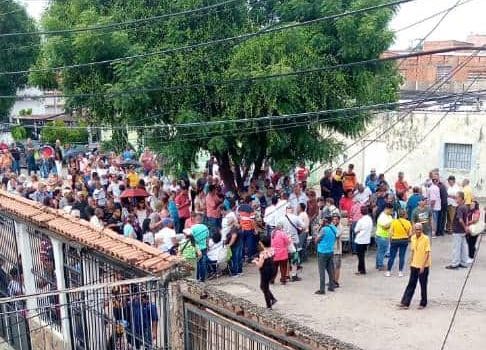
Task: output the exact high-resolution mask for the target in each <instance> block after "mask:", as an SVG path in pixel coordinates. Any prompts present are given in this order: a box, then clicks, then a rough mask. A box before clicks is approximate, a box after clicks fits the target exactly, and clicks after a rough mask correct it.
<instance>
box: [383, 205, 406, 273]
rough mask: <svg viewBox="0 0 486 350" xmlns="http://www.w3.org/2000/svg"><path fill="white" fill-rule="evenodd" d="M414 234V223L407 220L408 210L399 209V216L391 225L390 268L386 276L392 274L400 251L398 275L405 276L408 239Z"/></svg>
mask: <svg viewBox="0 0 486 350" xmlns="http://www.w3.org/2000/svg"><path fill="white" fill-rule="evenodd" d="M411 235H412V224H411V223H410V221H408V220H407V212H406V211H405V210H403V209H400V211H399V218H398V219H394V220H393V221H392V224H391V227H390V258H389V259H388V269H387V271H386V273H385V276H386V277H390V276H391V270H392V268H393V263H394V262H395V257H396V256H397V252H398V277H403V267H404V266H405V254H406V253H407V247H408V239H409V237H410V236H411Z"/></svg>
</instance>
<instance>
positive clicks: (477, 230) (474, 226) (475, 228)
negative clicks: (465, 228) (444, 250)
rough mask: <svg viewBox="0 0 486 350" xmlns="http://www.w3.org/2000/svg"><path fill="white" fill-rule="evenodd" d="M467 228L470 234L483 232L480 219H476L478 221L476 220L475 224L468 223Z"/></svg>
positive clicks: (474, 234)
mask: <svg viewBox="0 0 486 350" xmlns="http://www.w3.org/2000/svg"><path fill="white" fill-rule="evenodd" d="M469 229H470V230H471V236H477V235H479V234H480V233H481V232H483V229H484V227H483V223H482V222H481V220H478V222H476V223H475V224H471V225H469Z"/></svg>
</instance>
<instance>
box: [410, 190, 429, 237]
mask: <svg viewBox="0 0 486 350" xmlns="http://www.w3.org/2000/svg"><path fill="white" fill-rule="evenodd" d="M431 216H432V214H431V210H430V208H429V207H428V206H427V198H425V197H421V198H420V201H419V203H418V206H417V207H416V208H415V209H414V210H413V212H412V220H411V221H412V223H414V224H416V223H420V224H422V230H423V233H424V234H426V235H427V236H428V237H429V238H432V223H431Z"/></svg>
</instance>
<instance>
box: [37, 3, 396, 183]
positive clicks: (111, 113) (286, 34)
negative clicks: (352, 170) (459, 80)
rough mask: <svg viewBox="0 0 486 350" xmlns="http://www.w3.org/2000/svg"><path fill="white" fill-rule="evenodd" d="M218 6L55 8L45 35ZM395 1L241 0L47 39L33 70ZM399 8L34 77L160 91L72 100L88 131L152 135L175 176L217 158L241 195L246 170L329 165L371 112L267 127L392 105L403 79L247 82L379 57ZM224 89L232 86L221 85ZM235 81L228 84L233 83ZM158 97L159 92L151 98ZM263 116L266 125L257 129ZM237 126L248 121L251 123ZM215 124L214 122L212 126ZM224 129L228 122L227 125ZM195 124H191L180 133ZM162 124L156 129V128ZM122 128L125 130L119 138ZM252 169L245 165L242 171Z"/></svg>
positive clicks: (317, 77)
mask: <svg viewBox="0 0 486 350" xmlns="http://www.w3.org/2000/svg"><path fill="white" fill-rule="evenodd" d="M219 2H221V0H171V1H153V0H143V1H139V0H72V1H69V2H65V1H60V0H53V1H52V3H51V5H50V6H49V9H48V11H47V12H46V14H45V16H44V18H43V21H42V24H43V26H44V27H45V29H48V30H57V29H64V28H76V27H86V26H90V25H99V24H106V23H113V22H119V21H125V20H130V19H134V18H143V17H149V16H156V15H161V14H167V13H174V12H179V11H183V10H188V9H194V8H199V7H202V6H206V5H209V4H216V3H219ZM386 2H387V0H339V1H328V0H280V1H278V0H267V1H263V0H260V1H258V0H254V1H245V0H242V1H235V2H232V3H229V4H227V5H225V6H222V7H218V8H216V9H213V10H207V11H205V12H198V13H195V14H186V15H182V16H173V17H170V18H167V19H163V20H157V21H150V22H147V23H143V24H140V25H137V26H136V27H134V26H128V25H126V26H123V27H120V28H119V29H118V30H113V29H106V30H102V31H84V32H80V33H71V34H68V35H65V34H63V35H59V36H49V37H48V39H47V40H46V42H45V44H44V46H43V48H42V52H41V55H40V56H39V59H38V61H37V67H54V66H62V65H71V64H78V63H87V62H90V61H102V60H110V59H114V58H117V57H122V56H129V55H133V54H140V53H148V52H154V51H161V50H168V49H173V48H180V47H183V46H188V45H192V44H198V43H203V42H207V41H211V40H218V39H222V38H226V37H233V36H239V35H242V34H245V33H251V32H256V31H259V30H261V29H265V28H272V27H275V26H282V25H286V24H291V23H295V22H297V21H307V20H312V19H316V18H319V17H323V16H329V15H333V14H338V13H342V12H345V11H352V10H357V9H361V8H365V7H369V6H373V5H378V4H383V3H386ZM393 13H394V9H389V8H385V9H379V10H374V11H370V12H367V13H361V14H360V15H354V16H346V17H342V18H340V19H337V20H332V21H329V20H327V21H321V22H316V23H314V24H312V25H306V26H299V27H295V28H292V29H286V30H281V31H276V32H273V33H270V34H264V35H255V36H253V37H251V38H245V39H238V40H232V41H225V42H224V43H219V44H214V45H207V46H201V47H198V48H193V49H190V50H175V51H173V52H171V53H165V54H154V55H150V56H148V57H145V58H139V59H131V60H125V61H118V62H116V63H111V64H102V65H91V66H88V67H82V68H75V69H65V70H61V71H59V72H58V73H57V75H55V76H54V75H53V74H52V73H51V74H35V75H32V76H31V78H32V81H33V82H36V83H37V84H38V85H41V86H42V85H52V84H58V86H59V88H60V89H62V91H64V92H66V93H69V94H80V93H92V92H101V93H104V92H106V93H110V92H115V93H116V92H122V91H127V90H131V91H132V92H133V91H136V90H137V89H153V91H143V92H140V91H139V92H137V93H130V94H114V95H112V96H87V97H86V96H85V97H82V96H79V97H73V98H70V99H69V101H68V102H69V106H71V107H72V108H86V109H88V110H89V112H90V114H91V118H92V122H96V123H102V124H106V125H114V126H116V127H117V128H119V127H120V125H128V126H130V125H131V126H146V127H145V128H144V129H142V130H141V132H140V134H141V137H143V139H144V141H145V142H146V143H148V144H150V145H151V146H152V147H153V148H154V149H156V150H158V151H159V152H161V153H163V154H164V156H165V158H166V159H167V160H168V165H169V166H171V167H172V168H173V169H179V170H180V169H188V168H189V167H190V166H191V165H193V164H194V162H195V160H196V157H197V155H198V154H199V152H200V151H201V150H205V151H208V152H210V153H211V154H214V155H215V156H216V157H217V158H218V160H219V163H220V171H221V173H222V176H223V177H224V179H225V183H227V184H228V186H230V187H232V184H233V183H235V182H236V183H237V184H238V185H241V183H242V174H244V171H242V170H243V169H248V166H249V165H251V164H254V165H255V168H256V169H259V168H260V167H261V166H262V164H263V162H265V161H267V162H271V163H272V164H274V165H276V166H277V167H278V168H281V169H287V168H289V167H290V166H292V165H294V164H295V162H296V161H307V162H318V161H326V160H328V159H329V158H330V157H332V156H333V155H335V154H336V153H337V152H339V150H340V146H341V145H340V143H339V142H338V138H337V137H336V136H337V133H342V134H346V135H354V134H357V133H359V132H360V131H361V130H362V129H363V128H364V126H365V124H366V122H367V121H368V120H369V119H370V115H369V114H368V113H364V112H359V113H353V114H350V113H348V114H339V115H321V116H312V117H305V118H304V117H302V118H288V119H279V118H267V119H262V117H267V116H274V117H276V116H282V115H288V114H295V113H302V112H308V111H320V110H329V109H338V108H344V107H353V106H360V105H364V104H374V103H383V102H390V101H395V100H396V98H397V91H398V87H399V82H400V79H399V75H398V74H397V71H396V68H395V66H394V65H393V64H391V63H386V64H376V65H369V66H357V67H354V68H348V69H334V70H327V71H319V72H313V73H310V74H300V75H293V76H286V77H278V78H274V79H258V80H251V81H248V80H245V78H248V77H263V76H267V75H274V74H280V73H288V72H293V71H297V70H305V69H310V68H316V67H323V66H329V65H335V64H340V63H348V62H353V61H361V60H368V59H372V58H377V57H379V56H380V55H381V54H382V53H383V52H384V51H385V50H386V49H387V48H388V47H389V45H390V44H391V43H392V40H393V34H392V33H391V32H390V31H389V30H388V23H389V21H390V20H391V18H392V16H393ZM224 81H226V83H223V82H224ZM228 81H232V83H228ZM156 89H159V91H155V90H156ZM257 118H259V119H257ZM241 119H245V120H246V119H250V121H246V122H244V123H241V122H238V120H241ZM210 121H213V122H214V121H218V122H216V123H209V124H206V123H204V122H210ZM219 121H225V122H224V123H221V122H219ZM190 122H196V123H200V124H196V125H194V126H190V127H189V126H177V127H174V126H173V125H174V124H184V123H190ZM153 124H157V126H156V127H155V126H154V127H150V126H151V125H153ZM117 130H119V129H117ZM245 165H246V166H245Z"/></svg>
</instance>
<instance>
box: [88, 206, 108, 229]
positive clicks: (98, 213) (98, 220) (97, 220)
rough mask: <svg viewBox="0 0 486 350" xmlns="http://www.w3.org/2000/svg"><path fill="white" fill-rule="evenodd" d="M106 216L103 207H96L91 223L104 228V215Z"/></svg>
mask: <svg viewBox="0 0 486 350" xmlns="http://www.w3.org/2000/svg"><path fill="white" fill-rule="evenodd" d="M104 216H105V213H104V212H103V209H101V208H96V209H95V211H94V215H93V216H91V218H90V219H89V223H90V224H91V225H93V226H94V227H97V228H103V217H104Z"/></svg>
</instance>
